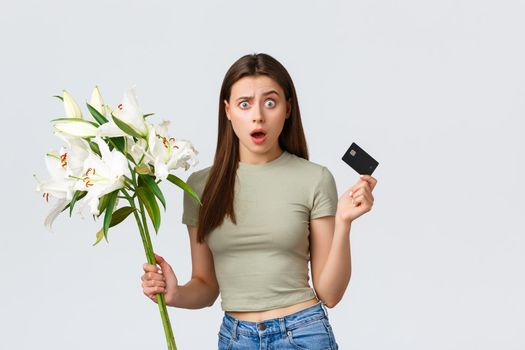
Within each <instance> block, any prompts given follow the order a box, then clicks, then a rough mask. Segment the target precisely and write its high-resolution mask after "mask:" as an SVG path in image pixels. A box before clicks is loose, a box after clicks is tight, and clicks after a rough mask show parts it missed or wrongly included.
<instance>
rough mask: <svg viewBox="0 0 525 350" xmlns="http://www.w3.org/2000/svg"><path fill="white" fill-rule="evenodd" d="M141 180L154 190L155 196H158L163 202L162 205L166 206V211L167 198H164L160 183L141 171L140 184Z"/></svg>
mask: <svg viewBox="0 0 525 350" xmlns="http://www.w3.org/2000/svg"><path fill="white" fill-rule="evenodd" d="M140 180H142V181H140ZM141 182H142V183H144V184H145V185H146V186H148V187H149V189H150V191H151V192H153V194H154V195H155V197H157V198H158V199H159V200H160V202H161V203H162V206H163V207H164V211H166V199H164V195H163V194H162V191H161V190H160V188H159V185H157V183H156V182H155V180H154V179H153V177H152V176H150V175H143V174H140V173H139V186H140V184H141Z"/></svg>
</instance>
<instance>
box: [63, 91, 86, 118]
mask: <svg viewBox="0 0 525 350" xmlns="http://www.w3.org/2000/svg"><path fill="white" fill-rule="evenodd" d="M62 99H63V101H64V110H65V111H66V117H67V118H79V119H83V117H82V112H80V107H78V104H77V102H76V101H75V99H74V98H73V96H71V94H70V93H69V92H67V91H66V90H63V95H62Z"/></svg>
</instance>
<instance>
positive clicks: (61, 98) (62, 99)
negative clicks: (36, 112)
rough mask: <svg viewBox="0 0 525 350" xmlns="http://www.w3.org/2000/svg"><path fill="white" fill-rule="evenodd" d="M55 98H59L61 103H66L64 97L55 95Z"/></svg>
mask: <svg viewBox="0 0 525 350" xmlns="http://www.w3.org/2000/svg"><path fill="white" fill-rule="evenodd" d="M53 97H56V98H59V99H60V101H64V98H63V97H62V96H59V95H55V96H53Z"/></svg>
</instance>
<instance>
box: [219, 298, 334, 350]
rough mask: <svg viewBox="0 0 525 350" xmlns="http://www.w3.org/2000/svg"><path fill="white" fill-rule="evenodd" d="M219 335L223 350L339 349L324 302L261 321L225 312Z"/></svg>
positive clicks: (220, 346) (220, 349)
mask: <svg viewBox="0 0 525 350" xmlns="http://www.w3.org/2000/svg"><path fill="white" fill-rule="evenodd" d="M218 336H219V350H252V349H257V350H261V349H265V350H266V349H272V350H274V349H275V350H279V349H296V350H297V349H299V350H305V349H308V350H337V349H338V348H339V346H338V345H337V343H336V341H335V337H334V333H333V332H332V326H331V325H330V323H329V322H328V311H327V309H326V306H325V305H324V304H323V303H322V301H319V302H318V303H317V304H315V305H312V306H309V307H307V308H306V309H303V310H300V311H297V312H295V313H293V314H290V315H286V316H284V317H279V318H273V319H270V320H265V321H261V322H249V321H241V320H238V319H236V318H234V317H232V316H230V315H229V314H227V313H226V312H225V313H224V317H223V318H222V324H221V328H220V331H219V334H218Z"/></svg>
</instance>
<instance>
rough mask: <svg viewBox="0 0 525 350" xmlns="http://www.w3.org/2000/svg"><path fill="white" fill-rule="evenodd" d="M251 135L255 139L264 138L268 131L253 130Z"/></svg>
mask: <svg viewBox="0 0 525 350" xmlns="http://www.w3.org/2000/svg"><path fill="white" fill-rule="evenodd" d="M250 135H251V136H252V137H253V138H255V139H262V138H263V137H265V136H266V133H265V132H264V131H256V132H252V133H251V134H250Z"/></svg>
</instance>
